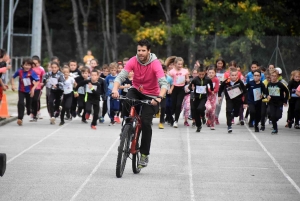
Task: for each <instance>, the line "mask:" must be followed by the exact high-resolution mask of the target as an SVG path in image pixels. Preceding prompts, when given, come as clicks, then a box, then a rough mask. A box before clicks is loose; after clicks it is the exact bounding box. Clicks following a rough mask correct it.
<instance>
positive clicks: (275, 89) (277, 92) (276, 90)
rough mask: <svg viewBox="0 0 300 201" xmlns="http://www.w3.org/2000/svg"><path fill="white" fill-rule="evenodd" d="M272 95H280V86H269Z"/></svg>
mask: <svg viewBox="0 0 300 201" xmlns="http://www.w3.org/2000/svg"><path fill="white" fill-rule="evenodd" d="M268 91H269V95H270V96H280V88H279V87H268Z"/></svg>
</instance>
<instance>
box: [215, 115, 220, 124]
mask: <svg viewBox="0 0 300 201" xmlns="http://www.w3.org/2000/svg"><path fill="white" fill-rule="evenodd" d="M215 123H216V125H220V122H219V118H218V117H216V118H215Z"/></svg>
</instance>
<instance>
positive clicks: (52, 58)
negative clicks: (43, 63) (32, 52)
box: [50, 56, 59, 62]
mask: <svg viewBox="0 0 300 201" xmlns="http://www.w3.org/2000/svg"><path fill="white" fill-rule="evenodd" d="M55 59H57V60H58V61H59V58H58V57H57V56H53V57H51V59H50V61H51V62H52V61H54V60H55Z"/></svg>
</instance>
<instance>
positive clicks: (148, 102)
mask: <svg viewBox="0 0 300 201" xmlns="http://www.w3.org/2000/svg"><path fill="white" fill-rule="evenodd" d="M117 99H120V100H130V101H133V102H135V103H143V104H148V105H152V104H151V100H139V99H134V98H128V97H126V96H122V95H120V96H119V98H117Z"/></svg>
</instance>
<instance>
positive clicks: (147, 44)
mask: <svg viewBox="0 0 300 201" xmlns="http://www.w3.org/2000/svg"><path fill="white" fill-rule="evenodd" d="M137 44H138V45H139V46H146V47H147V50H150V49H151V43H150V42H149V41H148V40H147V39H142V40H140V41H138V43H137Z"/></svg>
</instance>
